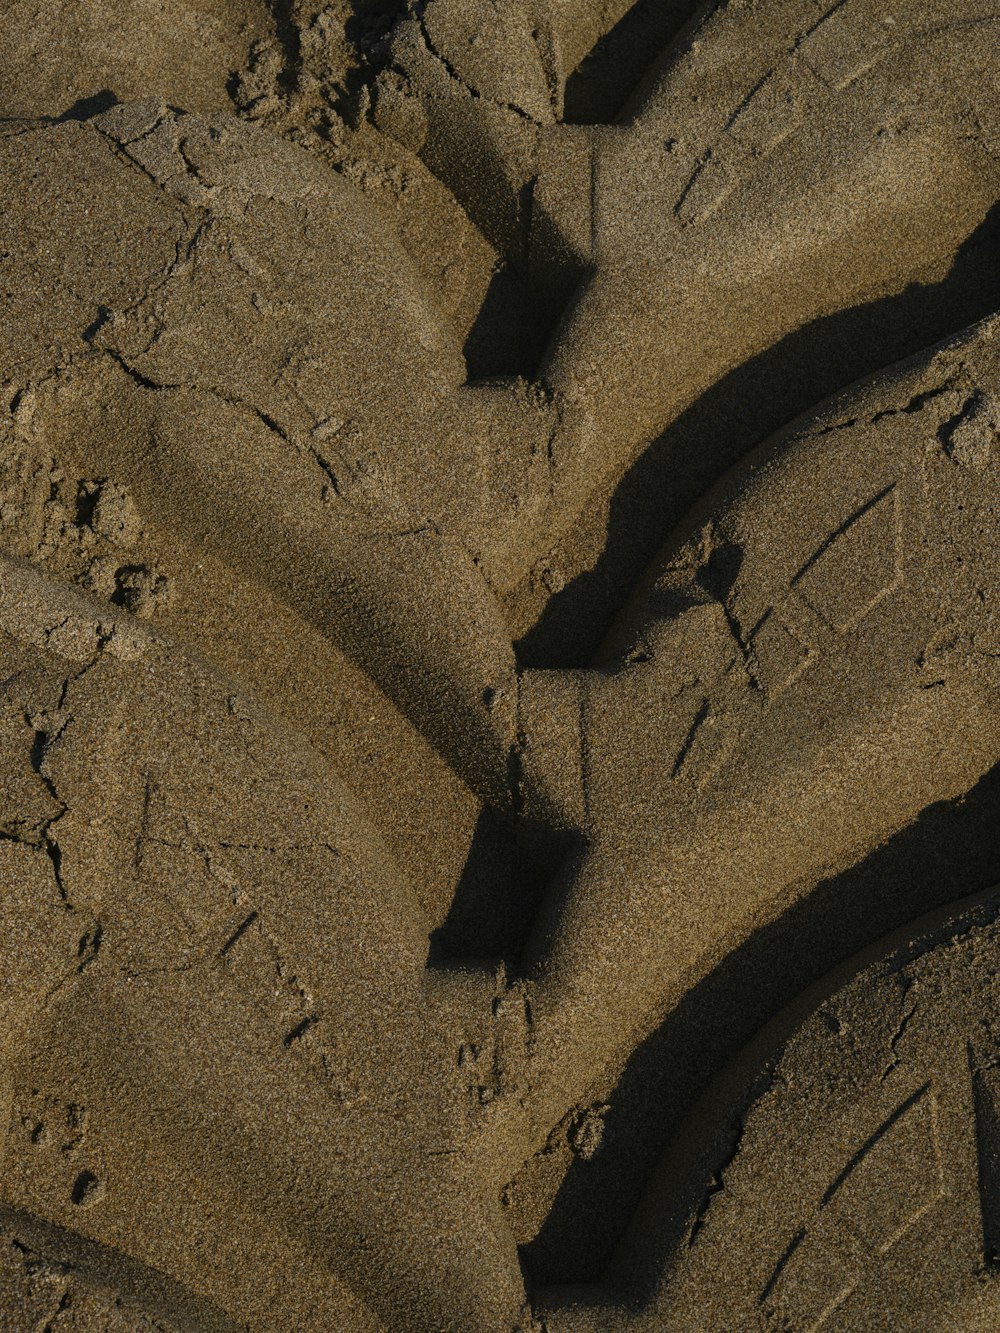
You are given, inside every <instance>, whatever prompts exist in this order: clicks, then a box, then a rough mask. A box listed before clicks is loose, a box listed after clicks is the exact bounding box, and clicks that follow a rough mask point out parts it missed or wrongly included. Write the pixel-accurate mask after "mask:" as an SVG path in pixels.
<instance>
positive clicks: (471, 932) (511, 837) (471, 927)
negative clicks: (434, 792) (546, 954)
mask: <svg viewBox="0 0 1000 1333" xmlns="http://www.w3.org/2000/svg"><path fill="white" fill-rule="evenodd" d="M579 842H580V840H579V839H578V838H577V837H576V836H575V835H571V834H559V833H553V832H551V831H550V830H547V829H542V828H539V827H535V826H533V825H529V824H528V823H527V821H525V820H523V819H522V820H519V821H517V824H516V825H515V823H514V820H513V817H512V815H511V814H510V812H509V811H499V810H495V809H493V808H492V807H491V806H488V805H487V806H484V808H483V811H482V813H481V814H480V816H479V819H478V821H477V823H476V828H475V832H474V834H473V837H472V842H471V844H470V846H469V853H468V856H467V857H466V861H465V865H464V867H463V869H462V874H461V877H460V879H459V882H458V884H457V885H456V887H455V893H454V897H453V898H452V902H451V906H450V907H449V909H448V915H447V917H446V918H445V920H444V921H443V922H442V923H441V925H440V926H439V927H438V928H437V929H436V930H435V931H433V932H432V934H431V938H430V950H429V953H428V958H427V964H428V966H429V967H439V966H442V965H445V964H447V963H449V962H453V961H456V960H470V959H478V960H480V962H481V964H482V966H484V967H485V968H487V969H492V968H494V967H495V966H496V963H497V962H498V961H502V962H503V963H504V965H505V966H506V967H507V968H508V970H509V971H511V972H513V971H515V970H516V969H517V964H518V961H519V959H520V957H521V955H522V953H523V951H524V948H525V945H526V944H527V941H528V939H529V937H530V935H531V933H532V930H533V929H534V928H535V924H536V922H537V919H538V914H539V911H540V910H541V907H542V904H543V903H544V901H545V899H546V895H547V893H548V892H549V889H550V886H551V884H552V881H553V879H554V878H555V876H556V875H557V874H558V873H559V870H560V868H561V867H562V866H563V865H564V864H565V863H566V862H567V861H571V862H573V863H575V861H576V860H577V859H578V858H579V855H580V850H579Z"/></svg>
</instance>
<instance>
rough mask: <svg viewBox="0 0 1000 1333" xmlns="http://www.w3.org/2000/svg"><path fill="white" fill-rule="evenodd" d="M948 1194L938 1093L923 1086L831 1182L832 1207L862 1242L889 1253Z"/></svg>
mask: <svg viewBox="0 0 1000 1333" xmlns="http://www.w3.org/2000/svg"><path fill="white" fill-rule="evenodd" d="M943 1192H944V1182H943V1178H942V1170H941V1148H940V1144H939V1142H938V1134H937V1125H936V1122H935V1109H934V1095H933V1091H932V1090H931V1088H929V1087H924V1088H921V1089H919V1090H918V1091H917V1092H915V1093H913V1094H912V1095H911V1096H910V1097H909V1098H907V1100H906V1101H905V1102H903V1104H902V1105H901V1106H899V1107H897V1109H896V1110H895V1111H893V1113H892V1114H891V1115H890V1116H889V1117H888V1118H887V1119H886V1120H885V1121H884V1122H883V1124H881V1125H880V1126H879V1128H878V1129H877V1130H876V1131H875V1133H874V1134H872V1136H871V1137H870V1138H869V1139H868V1140H867V1142H866V1143H864V1144H863V1145H862V1146H861V1147H860V1148H859V1149H858V1151H857V1152H856V1153H855V1154H854V1156H853V1157H852V1159H851V1161H850V1163H849V1164H848V1166H847V1167H846V1168H845V1170H844V1172H843V1173H842V1175H841V1177H840V1178H839V1179H838V1180H837V1181H836V1182H835V1183H834V1184H833V1185H832V1186H831V1189H830V1191H829V1206H830V1207H831V1208H832V1209H833V1210H834V1211H836V1212H837V1213H838V1214H840V1215H841V1216H842V1217H843V1218H844V1219H845V1221H848V1222H849V1224H850V1227H851V1229H852V1230H853V1231H854V1232H855V1233H856V1234H857V1235H858V1236H859V1237H860V1239H861V1241H862V1244H864V1245H865V1246H866V1247H869V1248H870V1249H872V1250H877V1251H878V1252H879V1253H880V1254H885V1253H887V1252H888V1251H889V1250H890V1249H892V1247H893V1246H894V1245H895V1244H896V1243H897V1241H899V1240H900V1239H901V1238H902V1237H903V1236H904V1235H905V1234H906V1232H907V1231H909V1229H910V1228H911V1227H912V1226H913V1224H914V1223H915V1222H916V1221H917V1219H918V1218H919V1217H922V1216H923V1214H924V1213H926V1212H928V1211H929V1210H930V1209H931V1208H933V1206H934V1205H935V1204H936V1203H937V1201H938V1200H939V1199H940V1198H941V1197H942V1194H943Z"/></svg>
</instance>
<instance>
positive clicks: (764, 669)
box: [750, 611, 813, 699]
mask: <svg viewBox="0 0 1000 1333" xmlns="http://www.w3.org/2000/svg"><path fill="white" fill-rule="evenodd" d="M750 648H751V650H752V652H753V660H754V676H755V678H756V680H757V682H758V684H759V685H760V686H761V687H762V688H763V690H764V692H765V693H766V695H767V697H768V698H769V699H776V698H777V697H778V695H779V694H781V692H782V691H783V690H785V689H787V688H788V686H789V685H791V684H792V683H793V682H794V681H796V680H798V678H799V676H801V674H802V672H803V671H805V669H806V667H807V666H808V665H809V661H810V658H811V657H812V656H813V654H812V653H811V652H810V650H809V648H808V647H807V646H806V645H805V644H804V643H801V642H800V641H799V640H798V639H797V638H796V637H795V635H794V634H793V633H792V632H791V630H790V629H788V627H787V626H786V625H783V624H782V623H781V621H780V620H778V619H777V617H776V616H775V614H774V612H773V611H767V612H765V614H764V616H763V617H762V619H761V620H760V621H759V623H758V624H757V626H756V627H755V628H754V629H753V630H752V632H751V634H750Z"/></svg>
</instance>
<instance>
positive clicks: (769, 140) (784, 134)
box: [729, 73, 801, 155]
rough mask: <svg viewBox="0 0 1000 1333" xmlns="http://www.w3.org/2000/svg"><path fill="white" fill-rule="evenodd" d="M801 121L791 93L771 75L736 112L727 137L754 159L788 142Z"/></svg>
mask: <svg viewBox="0 0 1000 1333" xmlns="http://www.w3.org/2000/svg"><path fill="white" fill-rule="evenodd" d="M800 119H801V116H800V112H799V107H798V105H797V103H796V99H795V94H794V92H793V91H792V89H791V88H790V87H789V86H788V84H787V83H786V82H783V81H781V80H779V78H778V77H777V76H776V75H775V74H774V73H770V74H768V75H767V76H766V77H765V78H764V79H762V80H761V82H760V83H758V85H757V87H756V88H755V89H754V90H753V92H752V93H751V94H750V95H749V97H748V98H747V99H746V101H745V102H744V103H743V105H742V106H741V107H740V108H739V110H738V111H737V112H736V114H735V116H734V117H733V119H732V121H731V123H730V125H729V134H730V137H731V138H732V139H734V140H735V141H736V142H737V143H738V144H740V145H741V146H742V147H745V148H747V149H749V151H750V152H751V153H754V154H755V155H756V154H763V153H769V152H770V151H771V150H772V149H773V148H776V147H777V146H778V144H779V143H781V141H782V140H783V139H787V138H788V136H789V135H790V134H791V133H792V131H793V130H794V129H795V127H796V125H798V123H799V120H800Z"/></svg>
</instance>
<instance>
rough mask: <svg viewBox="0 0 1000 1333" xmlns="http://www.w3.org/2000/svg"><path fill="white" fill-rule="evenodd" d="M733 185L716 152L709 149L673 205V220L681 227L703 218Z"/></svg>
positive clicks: (728, 172)
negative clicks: (676, 217)
mask: <svg viewBox="0 0 1000 1333" xmlns="http://www.w3.org/2000/svg"><path fill="white" fill-rule="evenodd" d="M733 183H734V182H733V177H732V175H731V173H730V171H729V169H728V168H727V167H726V165H725V163H724V162H722V161H721V160H720V158H719V156H718V152H717V150H714V149H710V150H709V151H708V152H707V153H706V154H705V156H704V157H703V158H702V160H701V161H700V162H699V163H698V165H697V166H696V167H695V169H694V171H693V172H692V173H691V176H690V178H689V180H688V183H687V185H686V186H685V187H684V192H683V193H682V195H681V197H680V199H679V200H678V201H677V207H676V210H675V211H676V213H677V216H678V217H679V218H680V220H681V222H683V223H685V224H687V223H690V222H698V221H700V220H701V219H702V218H705V217H707V216H708V215H709V213H712V212H714V211H715V209H716V208H718V207H719V205H720V204H721V203H722V201H723V200H724V199H725V198H726V196H727V195H728V194H730V193H731V192H732V189H733Z"/></svg>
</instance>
